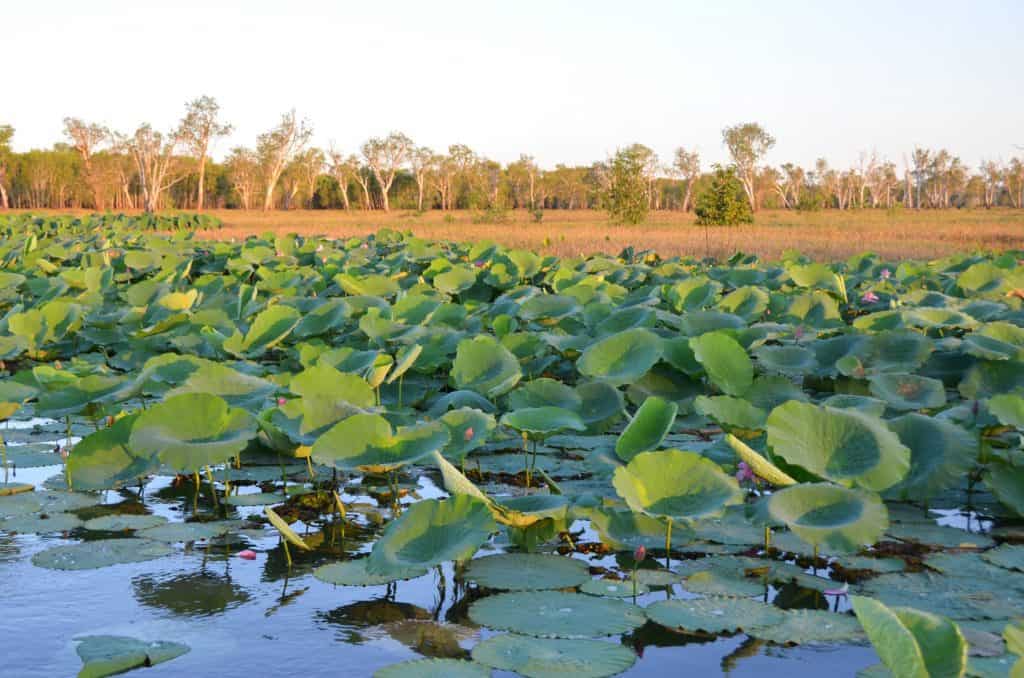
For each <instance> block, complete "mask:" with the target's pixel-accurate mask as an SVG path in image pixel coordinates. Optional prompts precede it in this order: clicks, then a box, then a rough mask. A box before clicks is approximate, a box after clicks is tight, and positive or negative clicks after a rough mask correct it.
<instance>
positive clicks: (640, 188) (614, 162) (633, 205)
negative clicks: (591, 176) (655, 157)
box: [600, 144, 650, 224]
mask: <svg viewBox="0 0 1024 678" xmlns="http://www.w3.org/2000/svg"><path fill="white" fill-rule="evenodd" d="M649 158H650V149H649V148H647V147H646V146H644V145H642V144H633V145H632V146H627V147H626V148H620V149H619V150H618V151H616V153H615V155H614V157H612V158H611V160H609V161H608V163H607V165H605V166H603V167H602V168H600V169H601V170H602V171H601V172H600V174H601V176H602V177H603V179H602V184H603V186H604V188H603V190H602V200H601V202H602V203H603V205H604V208H605V209H606V210H607V211H608V215H609V217H611V219H612V221H615V222H619V223H627V224H639V223H642V222H643V221H645V220H646V219H647V212H648V210H649V209H650V203H649V200H648V195H647V191H648V184H647V167H648V161H649Z"/></svg>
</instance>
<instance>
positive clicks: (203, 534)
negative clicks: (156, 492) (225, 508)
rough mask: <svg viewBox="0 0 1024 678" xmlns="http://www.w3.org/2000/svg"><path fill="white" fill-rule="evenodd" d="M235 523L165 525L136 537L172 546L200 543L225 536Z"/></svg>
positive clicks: (146, 530)
mask: <svg viewBox="0 0 1024 678" xmlns="http://www.w3.org/2000/svg"><path fill="white" fill-rule="evenodd" d="M235 525H236V523H232V522H228V521H216V522H210V523H165V524H163V525H157V526H156V527H150V528H148V529H145V530H140V531H139V532H137V533H136V536H138V537H144V538H146V539H153V540H155V541H160V542H166V543H169V544H173V543H175V542H190V541H200V540H202V539H212V538H214V537H219V536H221V535H223V534H227V533H228V532H230V531H231V530H232V528H233V527H235Z"/></svg>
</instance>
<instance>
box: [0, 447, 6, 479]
mask: <svg viewBox="0 0 1024 678" xmlns="http://www.w3.org/2000/svg"><path fill="white" fill-rule="evenodd" d="M0 458H2V459H3V465H4V485H6V484H7V443H6V442H4V437H3V436H2V435H0Z"/></svg>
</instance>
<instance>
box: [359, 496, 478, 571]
mask: <svg viewBox="0 0 1024 678" xmlns="http://www.w3.org/2000/svg"><path fill="white" fill-rule="evenodd" d="M496 529H497V526H496V525H495V523H494V518H493V517H492V515H491V509H490V507H489V506H488V505H487V503H486V502H485V501H483V500H481V499H478V498H477V497H473V496H470V495H468V494H457V495H455V496H453V497H451V498H449V499H442V500H437V499H427V500H423V501H420V502H417V503H415V504H413V505H412V506H410V507H409V508H408V509H406V510H405V512H403V513H402V515H401V516H399V518H398V519H397V520H394V521H392V522H391V523H389V524H388V526H387V527H386V528H385V529H384V533H383V534H382V535H381V537H380V539H378V540H377V542H376V543H375V544H374V545H373V551H371V552H370V557H369V559H368V561H367V564H366V569H367V571H368V572H369V573H370V574H381V575H387V576H393V575H394V574H395V573H398V574H401V573H404V572H408V571H409V569H410V568H414V567H431V566H433V565H438V564H440V563H443V562H445V561H448V560H465V559H466V558H469V557H470V556H471V555H472V554H473V553H474V552H475V551H476V550H477V548H479V547H480V545H481V544H483V543H484V541H486V540H487V538H488V536H490V534H491V532H494V531H495V530H496Z"/></svg>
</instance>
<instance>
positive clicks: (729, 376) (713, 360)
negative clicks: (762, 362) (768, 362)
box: [690, 330, 754, 396]
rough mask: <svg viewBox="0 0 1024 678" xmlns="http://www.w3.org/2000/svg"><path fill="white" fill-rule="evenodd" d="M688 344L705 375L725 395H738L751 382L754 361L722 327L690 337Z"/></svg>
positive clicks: (752, 379)
mask: <svg viewBox="0 0 1024 678" xmlns="http://www.w3.org/2000/svg"><path fill="white" fill-rule="evenodd" d="M690 348H691V349H693V355H694V357H696V358H697V361H698V362H700V364H701V365H703V366H704V371H705V372H707V375H708V379H710V380H711V383H713V384H714V385H715V386H717V387H718V388H720V389H721V390H722V392H724V393H726V394H727V395H732V396H741V395H743V393H744V392H745V391H746V390H747V389H749V388H750V386H751V384H752V383H753V382H754V364H753V363H752V362H751V360H750V356H748V355H747V352H746V351H745V350H744V349H743V347H742V346H741V345H740V343H739V342H738V341H736V340H735V339H733V338H732V337H731V336H730V335H729V334H728V333H727V332H725V331H721V330H719V331H716V332H708V333H707V334H702V335H701V336H699V337H694V338H692V339H690Z"/></svg>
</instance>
